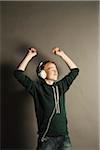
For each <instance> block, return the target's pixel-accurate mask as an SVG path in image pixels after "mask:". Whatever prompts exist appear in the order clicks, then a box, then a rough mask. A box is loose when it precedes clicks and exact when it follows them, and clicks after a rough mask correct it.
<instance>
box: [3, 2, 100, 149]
mask: <svg viewBox="0 0 100 150" xmlns="http://www.w3.org/2000/svg"><path fill="white" fill-rule="evenodd" d="M0 4H1V5H2V52H1V54H2V58H1V60H0V62H1V75H2V77H1V80H2V118H3V119H2V125H3V126H2V147H3V148H6V149H7V148H14V149H15V148H16V149H22V148H23V149H33V150H35V147H36V142H37V138H36V137H37V136H36V133H37V123H36V116H35V111H34V103H33V99H32V97H31V96H30V95H29V94H26V92H25V90H24V88H23V87H22V86H21V85H20V84H19V83H18V82H17V81H16V80H15V79H14V77H13V71H14V69H15V68H16V65H17V64H18V63H19V62H20V61H21V59H22V58H23V57H24V55H25V52H26V49H27V48H28V47H30V46H35V47H36V48H38V56H37V57H36V58H34V59H33V60H32V61H31V62H30V64H29V66H28V68H27V70H26V74H27V75H29V76H30V77H31V78H32V79H36V72H35V69H36V66H37V64H38V62H39V61H40V60H44V59H51V60H53V61H56V63H57V65H58V68H59V70H60V78H62V77H63V76H64V75H65V74H66V73H68V71H69V70H68V68H67V66H66V64H64V62H63V61H62V60H61V59H60V58H59V57H57V56H54V55H53V54H52V53H51V49H52V47H54V46H58V47H60V48H62V49H63V50H64V51H65V52H66V54H68V55H69V56H70V57H71V58H72V60H73V61H74V62H75V63H76V64H77V66H78V67H79V68H80V74H79V76H78V77H77V79H76V80H75V81H74V83H73V85H72V86H71V88H70V90H69V91H68V93H66V109H67V112H68V120H69V130H70V137H71V141H72V144H73V150H98V149H99V148H98V2H93V1H92V2H91V1H90V2H86V1H83V2H81V1H78V2H68V1H66V2H1V3H0ZM60 78H59V79H60Z"/></svg>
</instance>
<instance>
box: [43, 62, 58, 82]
mask: <svg viewBox="0 0 100 150" xmlns="http://www.w3.org/2000/svg"><path fill="white" fill-rule="evenodd" d="M44 70H45V71H46V73H47V77H46V79H48V80H52V81H56V80H57V79H58V70H57V67H56V65H55V64H54V63H52V62H48V63H47V64H46V65H45V66H44Z"/></svg>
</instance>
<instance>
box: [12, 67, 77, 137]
mask: <svg viewBox="0 0 100 150" xmlns="http://www.w3.org/2000/svg"><path fill="white" fill-rule="evenodd" d="M78 73H79V69H78V68H74V69H70V72H69V73H68V74H67V75H66V76H65V77H63V78H62V79H61V80H59V81H57V82H55V83H54V84H53V85H48V84H47V83H46V82H45V80H42V79H38V80H36V81H32V80H31V79H30V78H29V77H28V76H26V75H25V74H24V71H22V70H15V71H14V76H15V77H16V78H17V80H18V81H19V82H20V83H21V84H22V85H23V86H24V87H25V88H26V90H27V91H28V92H29V93H30V94H31V95H32V96H33V99H34V103H35V111H36V117H37V124H38V134H39V136H40V137H41V140H44V138H45V136H59V135H66V134H68V128H67V117H66V110H65V97H64V94H65V92H66V91H67V90H68V89H69V87H70V85H71V84H72V82H73V81H74V79H75V78H76V76H77V75H78Z"/></svg>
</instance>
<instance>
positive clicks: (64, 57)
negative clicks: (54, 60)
mask: <svg viewBox="0 0 100 150" xmlns="http://www.w3.org/2000/svg"><path fill="white" fill-rule="evenodd" d="M61 58H62V59H63V60H64V61H65V63H66V64H67V66H68V67H69V69H74V68H78V67H77V65H76V64H75V63H74V62H73V61H72V60H71V59H70V58H69V56H67V55H66V54H65V53H64V52H63V53H62V55H61Z"/></svg>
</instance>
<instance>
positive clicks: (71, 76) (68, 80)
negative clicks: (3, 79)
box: [58, 68, 79, 93]
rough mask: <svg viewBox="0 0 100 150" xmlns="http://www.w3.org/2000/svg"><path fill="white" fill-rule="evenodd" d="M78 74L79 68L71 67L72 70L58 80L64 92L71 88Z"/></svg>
mask: <svg viewBox="0 0 100 150" xmlns="http://www.w3.org/2000/svg"><path fill="white" fill-rule="evenodd" d="M78 74H79V68H74V69H70V72H69V73H68V74H67V75H66V76H65V77H64V78H62V79H61V80H60V81H59V82H58V84H59V86H60V88H61V91H62V92H63V93H65V92H66V91H67V90H68V89H69V87H70V85H71V84H72V82H73V81H74V80H75V78H76V77H77V75H78Z"/></svg>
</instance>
